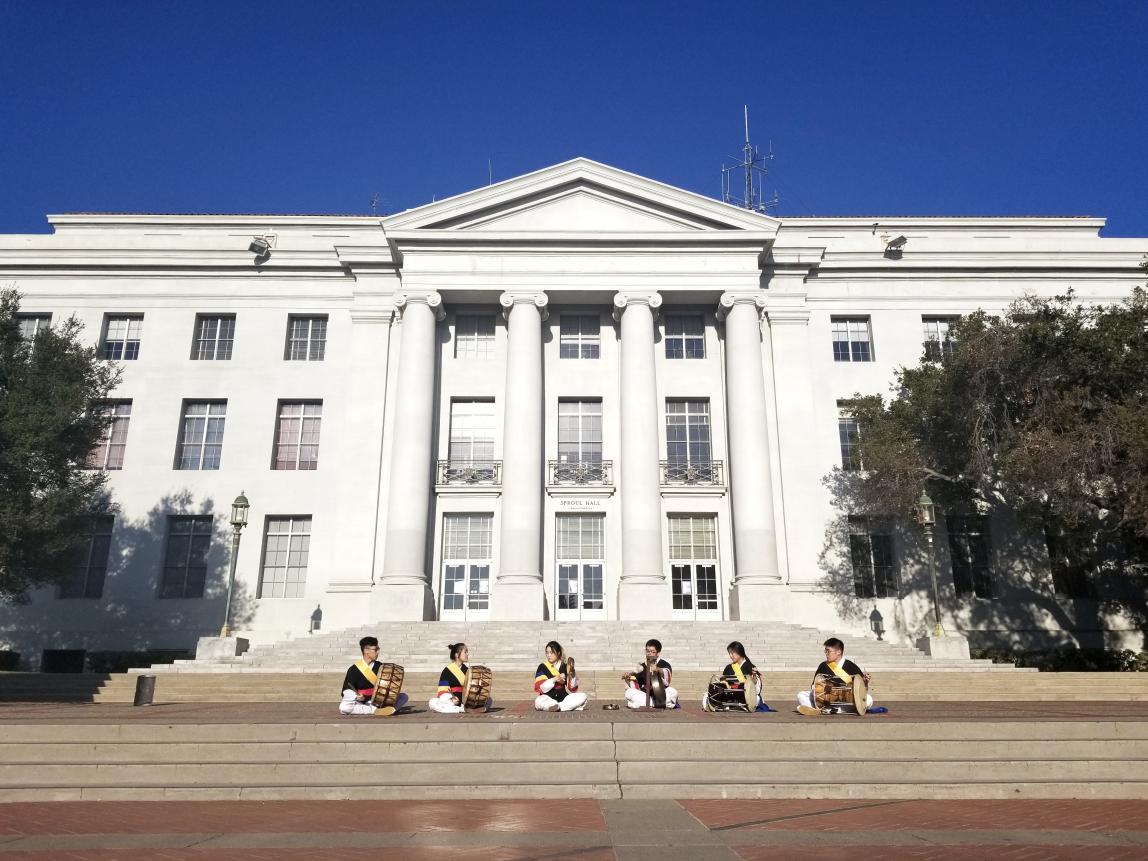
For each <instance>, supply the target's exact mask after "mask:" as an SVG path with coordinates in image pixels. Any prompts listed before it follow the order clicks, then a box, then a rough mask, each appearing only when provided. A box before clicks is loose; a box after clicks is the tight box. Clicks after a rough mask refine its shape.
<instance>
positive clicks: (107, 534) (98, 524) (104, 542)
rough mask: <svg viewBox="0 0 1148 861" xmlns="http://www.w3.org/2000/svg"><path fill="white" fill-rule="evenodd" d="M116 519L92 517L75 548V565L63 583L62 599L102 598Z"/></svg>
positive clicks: (106, 516) (58, 594)
mask: <svg viewBox="0 0 1148 861" xmlns="http://www.w3.org/2000/svg"><path fill="white" fill-rule="evenodd" d="M114 525H115V518H114V517H112V516H111V515H101V516H98V517H93V518H91V521H90V523H89V524H88V532H87V533H86V534H85V535H84V536H83V538H82V539H81V544H80V546H79V547H78V548H77V550H76V564H75V567H74V568H73V569H72V573H71V574H70V575H69V576H68V578H67V579H66V580H64V581H62V582H61V583H60V586H59V590H58V591H57V593H56V595H57V597H59V598H101V597H103V594H104V581H105V579H107V574H108V555H109V553H110V552H111V548H112V529H113V527H114Z"/></svg>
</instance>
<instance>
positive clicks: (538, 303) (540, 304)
mask: <svg viewBox="0 0 1148 861" xmlns="http://www.w3.org/2000/svg"><path fill="white" fill-rule="evenodd" d="M498 304H499V305H501V306H502V316H503V317H504V318H505V319H507V320H509V319H510V312H511V311H512V310H513V309H514V306H515V305H526V304H530V305H533V306H534V307H535V308H537V309H538V313H539V315H540V316H541V317H542V319H543V320H545V319H546V318H547V317H549V316H550V312H549V311H548V310H546V306H547V305H549V304H550V297H549V296H547V295H546V294H545V293H537V292H530V291H517V290H508V291H507V292H505V293H503V294H502V295H501V296H499V297H498Z"/></svg>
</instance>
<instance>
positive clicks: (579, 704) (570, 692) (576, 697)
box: [534, 640, 589, 712]
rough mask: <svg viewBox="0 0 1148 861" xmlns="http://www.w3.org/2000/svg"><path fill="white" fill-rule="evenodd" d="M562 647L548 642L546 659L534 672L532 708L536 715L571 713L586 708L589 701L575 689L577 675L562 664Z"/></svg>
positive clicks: (568, 666) (576, 686)
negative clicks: (536, 712) (541, 713)
mask: <svg viewBox="0 0 1148 861" xmlns="http://www.w3.org/2000/svg"><path fill="white" fill-rule="evenodd" d="M563 657H564V656H563V653H562V644H561V643H559V642H558V641H557V640H551V641H550V642H549V643H547V644H546V659H545V660H544V661H543V662H542V663H541V664H539V665H538V670H537V671H536V672H535V673H534V693H535V694H536V695H537V696H536V697H535V699H534V708H535V709H536V710H538V711H540V712H559V711H560V712H572V711H581V710H582V709H584V708H586V702H587V700H588V699H589V698H588V697H587V696H586V695H585V694H584V693H582V692H581V691H580V690H578V676H577V675H575V674H574V671H573V668H572V667H571V664H572V663H573V662H572V661H569V662H567V661H564V660H563Z"/></svg>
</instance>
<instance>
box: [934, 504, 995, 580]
mask: <svg viewBox="0 0 1148 861" xmlns="http://www.w3.org/2000/svg"><path fill="white" fill-rule="evenodd" d="M945 524H946V528H947V530H948V533H949V555H950V556H951V557H952V560H953V585H954V586H955V587H956V590H957V594H958V595H970V594H971V595H976V596H977V597H978V598H991V597H993V582H992V547H991V545H990V544H989V521H988V518H987V517H962V516H958V515H950V516H949V517H947V518H945Z"/></svg>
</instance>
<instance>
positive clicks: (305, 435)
mask: <svg viewBox="0 0 1148 861" xmlns="http://www.w3.org/2000/svg"><path fill="white" fill-rule="evenodd" d="M322 421H323V402H322V401H280V402H279V415H278V416H277V418H276V423H275V454H274V457H273V458H272V460H271V468H272V469H318V468H319V431H320V426H321V424H322Z"/></svg>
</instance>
